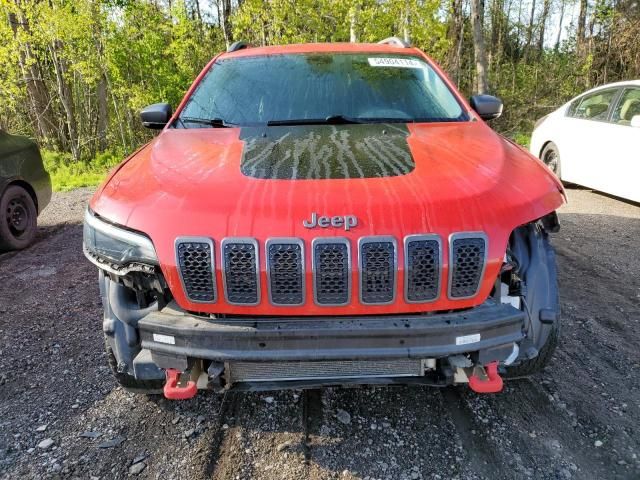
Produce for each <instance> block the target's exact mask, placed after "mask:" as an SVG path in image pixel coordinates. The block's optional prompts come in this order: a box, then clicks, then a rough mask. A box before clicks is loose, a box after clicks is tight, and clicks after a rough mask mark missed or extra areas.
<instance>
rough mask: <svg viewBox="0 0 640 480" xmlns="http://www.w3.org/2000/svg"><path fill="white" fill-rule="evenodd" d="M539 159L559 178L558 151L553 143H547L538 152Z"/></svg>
mask: <svg viewBox="0 0 640 480" xmlns="http://www.w3.org/2000/svg"><path fill="white" fill-rule="evenodd" d="M540 160H542V162H543V163H544V164H545V165H546V166H547V167H549V170H551V171H552V172H553V173H554V174H555V175H556V177H558V178H561V176H560V175H561V170H560V151H559V150H558V147H557V146H556V144H555V143H553V142H549V143H547V144H546V145H545V146H544V148H543V149H542V152H541V153H540Z"/></svg>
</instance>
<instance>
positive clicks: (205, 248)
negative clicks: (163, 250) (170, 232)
mask: <svg viewBox="0 0 640 480" xmlns="http://www.w3.org/2000/svg"><path fill="white" fill-rule="evenodd" d="M176 255H177V262H178V265H179V267H180V268H179V269H178V270H179V272H180V279H181V280H182V285H183V287H184V290H185V293H186V295H187V297H188V298H189V300H191V301H192V302H206V303H212V302H215V301H216V279H215V275H214V272H215V268H214V261H213V242H212V241H211V240H209V239H207V238H202V239H201V238H193V239H190V238H179V239H178V240H176Z"/></svg>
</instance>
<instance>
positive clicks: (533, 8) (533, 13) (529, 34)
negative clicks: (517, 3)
mask: <svg viewBox="0 0 640 480" xmlns="http://www.w3.org/2000/svg"><path fill="white" fill-rule="evenodd" d="M535 18H536V0H532V1H531V16H530V17H529V28H527V44H526V47H525V56H526V55H527V52H528V51H529V47H530V46H531V41H532V40H533V23H534V21H535Z"/></svg>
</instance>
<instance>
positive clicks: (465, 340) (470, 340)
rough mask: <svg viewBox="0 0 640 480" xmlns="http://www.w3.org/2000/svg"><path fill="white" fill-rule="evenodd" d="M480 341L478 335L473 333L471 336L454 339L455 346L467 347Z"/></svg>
mask: <svg viewBox="0 0 640 480" xmlns="http://www.w3.org/2000/svg"><path fill="white" fill-rule="evenodd" d="M479 341H480V334H479V333H474V334H473V335H464V336H462V337H456V345H468V344H470V343H477V342H479Z"/></svg>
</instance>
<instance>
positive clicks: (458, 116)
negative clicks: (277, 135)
mask: <svg viewBox="0 0 640 480" xmlns="http://www.w3.org/2000/svg"><path fill="white" fill-rule="evenodd" d="M465 120H468V117H467V115H466V113H465V112H464V111H463V109H462V108H461V106H460V104H459V103H458V101H457V100H456V98H455V97H454V95H453V93H452V92H451V90H449V88H448V87H447V86H446V85H445V83H444V82H443V80H442V79H441V78H440V76H439V75H438V74H437V73H436V72H435V71H434V70H433V68H431V66H429V64H427V63H426V62H424V61H423V60H421V59H420V58H418V57H413V56H407V55H395V56H394V55H389V54H385V55H380V54H336V53H331V54H325V53H313V54H289V55H262V56H256V57H241V58H230V59H223V60H219V61H217V62H215V63H214V65H213V66H212V67H211V70H209V72H208V73H207V74H206V76H205V77H204V78H203V79H202V81H201V82H200V84H199V85H198V86H197V88H196V89H195V91H194V92H193V94H192V95H191V97H190V98H189V100H188V103H187V104H186V106H185V108H184V109H183V111H182V112H181V114H180V117H179V120H178V121H177V123H176V124H175V125H174V126H176V127H184V128H203V127H225V126H236V125H247V126H248V125H253V126H258V125H267V124H272V125H286V124H291V125H295V124H313V123H331V124H335V123H376V122H442V121H448V122H451V121H465Z"/></svg>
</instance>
